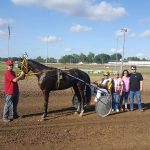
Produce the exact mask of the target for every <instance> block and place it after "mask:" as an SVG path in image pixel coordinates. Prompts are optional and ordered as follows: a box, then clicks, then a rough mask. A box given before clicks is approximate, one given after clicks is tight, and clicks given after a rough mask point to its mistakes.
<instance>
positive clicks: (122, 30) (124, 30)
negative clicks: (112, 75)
mask: <svg viewBox="0 0 150 150" xmlns="http://www.w3.org/2000/svg"><path fill="white" fill-rule="evenodd" d="M121 32H123V48H122V60H121V72H122V71H123V62H124V47H125V33H126V32H127V29H126V28H122V29H121Z"/></svg>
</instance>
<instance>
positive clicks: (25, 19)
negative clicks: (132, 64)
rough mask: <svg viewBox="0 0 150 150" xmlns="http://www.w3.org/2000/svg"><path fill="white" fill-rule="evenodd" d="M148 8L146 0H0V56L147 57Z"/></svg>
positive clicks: (149, 55) (149, 38)
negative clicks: (90, 54) (93, 55)
mask: <svg viewBox="0 0 150 150" xmlns="http://www.w3.org/2000/svg"><path fill="white" fill-rule="evenodd" d="M149 7H150V1H149V0H144V1H143V0H103V1H102V0H1V1H0V57H14V56H15V57H21V56H22V55H23V54H24V53H25V52H27V54H28V57H29V58H36V57H38V56H41V57H43V58H47V57H53V58H56V59H59V58H61V57H62V56H64V55H72V54H81V53H83V54H85V55H88V54H89V52H92V53H94V54H95V55H97V54H101V53H105V54H108V55H112V54H114V53H116V52H117V53H121V54H122V53H123V52H124V58H127V57H133V56H134V57H139V58H147V59H149V58H150V26H149V24H150V9H149ZM122 29H123V30H122Z"/></svg>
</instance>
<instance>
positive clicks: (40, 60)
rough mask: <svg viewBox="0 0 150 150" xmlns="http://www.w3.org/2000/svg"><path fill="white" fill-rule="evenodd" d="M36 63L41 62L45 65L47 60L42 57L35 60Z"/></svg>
mask: <svg viewBox="0 0 150 150" xmlns="http://www.w3.org/2000/svg"><path fill="white" fill-rule="evenodd" d="M34 60H35V61H37V62H39V63H45V62H46V60H45V59H43V58H42V57H41V56H38V57H37V58H35V59H34Z"/></svg>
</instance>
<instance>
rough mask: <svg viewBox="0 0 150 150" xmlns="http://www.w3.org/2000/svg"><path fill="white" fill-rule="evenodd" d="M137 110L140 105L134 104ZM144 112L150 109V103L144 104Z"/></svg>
mask: <svg viewBox="0 0 150 150" xmlns="http://www.w3.org/2000/svg"><path fill="white" fill-rule="evenodd" d="M134 107H135V109H138V104H134ZM142 107H143V110H148V109H150V103H142Z"/></svg>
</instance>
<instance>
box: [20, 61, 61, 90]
mask: <svg viewBox="0 0 150 150" xmlns="http://www.w3.org/2000/svg"><path fill="white" fill-rule="evenodd" d="M20 64H21V68H20V70H21V71H23V72H24V73H25V78H26V79H28V76H32V75H38V74H41V73H44V72H49V71H51V70H42V71H39V72H31V73H29V69H28V67H29V64H28V61H27V59H26V58H23V60H22V61H21V62H20ZM61 79H62V71H61V70H60V69H57V82H56V87H57V88H59V86H60V80H61Z"/></svg>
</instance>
